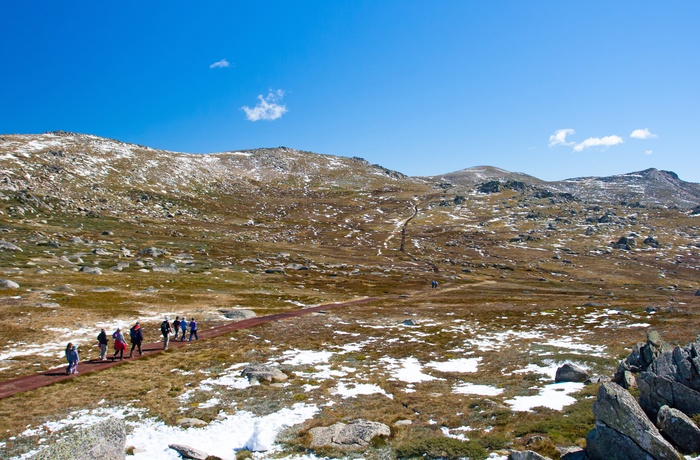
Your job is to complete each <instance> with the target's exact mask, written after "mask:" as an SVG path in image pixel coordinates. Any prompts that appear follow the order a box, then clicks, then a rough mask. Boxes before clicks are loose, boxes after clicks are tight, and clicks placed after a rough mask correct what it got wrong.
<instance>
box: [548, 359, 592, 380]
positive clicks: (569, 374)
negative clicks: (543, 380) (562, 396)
mask: <svg viewBox="0 0 700 460" xmlns="http://www.w3.org/2000/svg"><path fill="white" fill-rule="evenodd" d="M587 379H588V372H586V371H585V369H582V368H580V367H578V366H576V365H574V364H570V363H566V364H564V365H563V366H561V367H560V368H559V369H557V373H556V376H555V377H554V381H555V382H557V383H559V382H585V381H586V380H587Z"/></svg>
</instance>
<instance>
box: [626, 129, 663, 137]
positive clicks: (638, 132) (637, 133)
mask: <svg viewBox="0 0 700 460" xmlns="http://www.w3.org/2000/svg"><path fill="white" fill-rule="evenodd" d="M630 137H632V138H634V139H654V138H657V137H659V136H657V135H656V134H654V133H652V132H651V131H649V128H644V129H635V130H634V131H632V134H630Z"/></svg>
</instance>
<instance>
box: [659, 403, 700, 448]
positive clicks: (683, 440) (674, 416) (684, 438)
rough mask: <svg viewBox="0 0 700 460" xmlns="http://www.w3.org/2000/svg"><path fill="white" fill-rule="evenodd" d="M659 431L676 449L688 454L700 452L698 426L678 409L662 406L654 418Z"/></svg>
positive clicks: (699, 430) (699, 429)
mask: <svg viewBox="0 0 700 460" xmlns="http://www.w3.org/2000/svg"><path fill="white" fill-rule="evenodd" d="M656 420H657V422H656V424H657V425H658V427H659V429H660V430H661V432H662V433H663V434H664V435H665V436H666V437H667V438H669V439H670V440H671V442H673V443H674V444H675V445H676V446H678V449H679V450H680V451H681V452H683V453H685V454H690V453H693V452H700V428H698V426H697V425H696V424H695V423H693V421H692V420H691V419H690V417H688V416H687V415H685V414H684V413H683V412H681V411H679V410H678V409H673V408H671V407H668V406H663V407H662V408H661V409H659V416H658V418H657V419H656Z"/></svg>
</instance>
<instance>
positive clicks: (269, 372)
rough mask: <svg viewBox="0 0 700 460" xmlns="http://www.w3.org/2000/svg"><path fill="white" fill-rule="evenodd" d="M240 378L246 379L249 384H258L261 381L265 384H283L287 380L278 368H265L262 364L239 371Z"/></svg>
mask: <svg viewBox="0 0 700 460" xmlns="http://www.w3.org/2000/svg"><path fill="white" fill-rule="evenodd" d="M241 377H247V378H248V381H249V382H251V383H253V382H260V381H261V380H264V381H267V382H285V381H287V379H288V377H287V374H285V373H284V372H282V371H281V370H279V369H278V368H276V367H271V366H266V365H264V364H257V365H253V366H248V367H246V368H245V369H243V370H242V371H241Z"/></svg>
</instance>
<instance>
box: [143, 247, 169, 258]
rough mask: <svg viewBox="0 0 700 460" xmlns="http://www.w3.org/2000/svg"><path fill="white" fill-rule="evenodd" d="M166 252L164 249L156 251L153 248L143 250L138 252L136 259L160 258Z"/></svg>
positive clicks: (156, 249)
mask: <svg viewBox="0 0 700 460" xmlns="http://www.w3.org/2000/svg"><path fill="white" fill-rule="evenodd" d="M167 253H168V251H166V250H164V249H158V248H154V247H150V248H143V249H141V250H140V251H139V252H137V253H136V255H137V256H138V257H162V256H164V255H166V254H167Z"/></svg>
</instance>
